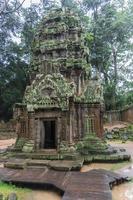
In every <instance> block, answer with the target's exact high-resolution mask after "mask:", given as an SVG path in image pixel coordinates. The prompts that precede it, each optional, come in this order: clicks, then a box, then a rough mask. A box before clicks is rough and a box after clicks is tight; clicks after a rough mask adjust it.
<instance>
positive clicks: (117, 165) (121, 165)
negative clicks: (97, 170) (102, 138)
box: [110, 161, 132, 171]
mask: <svg viewBox="0 0 133 200" xmlns="http://www.w3.org/2000/svg"><path fill="white" fill-rule="evenodd" d="M131 163H132V162H131V161H130V162H129V161H127V162H120V163H115V164H113V165H112V166H111V168H110V170H111V171H116V170H119V169H122V168H124V167H126V166H128V165H130V164H131Z"/></svg>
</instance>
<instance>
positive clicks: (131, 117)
mask: <svg viewBox="0 0 133 200" xmlns="http://www.w3.org/2000/svg"><path fill="white" fill-rule="evenodd" d="M104 119H105V121H106V122H109V123H112V122H116V121H125V122H130V123H133V106H130V107H128V108H124V109H122V110H111V111H106V112H105V113H104Z"/></svg>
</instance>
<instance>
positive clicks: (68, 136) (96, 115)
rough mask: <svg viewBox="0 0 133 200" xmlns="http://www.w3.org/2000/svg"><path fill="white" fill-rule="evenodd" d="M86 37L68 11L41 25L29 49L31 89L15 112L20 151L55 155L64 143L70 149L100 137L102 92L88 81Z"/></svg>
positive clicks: (47, 18)
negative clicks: (44, 151)
mask: <svg viewBox="0 0 133 200" xmlns="http://www.w3.org/2000/svg"><path fill="white" fill-rule="evenodd" d="M84 38H85V32H84V31H83V29H82V26H81V22H80V20H79V17H78V15H76V14H74V13H72V11H70V10H62V9H58V10H53V11H50V12H49V14H48V15H47V16H45V17H44V18H43V20H42V21H41V23H40V24H39V26H38V29H37V30H36V34H35V38H34V41H33V48H32V56H31V64H30V75H31V84H30V85H28V86H27V87H26V91H25V95H24V98H23V103H21V104H16V105H15V109H14V116H15V118H16V119H17V128H16V130H17V134H18V140H21V142H20V143H19V147H20V146H21V148H23V150H27V149H28V151H30V150H31V151H36V150H41V149H56V150H57V151H58V150H59V149H60V148H61V145H62V143H65V144H67V145H68V146H72V145H74V144H76V143H77V142H79V141H80V140H82V138H84V136H85V135H86V134H92V133H94V134H96V135H97V136H98V137H102V133H103V121H102V116H103V94H102V87H101V83H100V80H99V79H98V78H92V76H91V65H90V63H89V50H88V48H87V46H86V45H85V39H84ZM25 140H26V141H27V146H28V145H29V148H27V147H26V146H25V142H24V141H25ZM28 141H29V143H28ZM16 146H17V144H16ZM26 148H27V149H26ZM30 148H31V149H30Z"/></svg>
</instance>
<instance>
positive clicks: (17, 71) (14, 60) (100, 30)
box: [0, 0, 133, 121]
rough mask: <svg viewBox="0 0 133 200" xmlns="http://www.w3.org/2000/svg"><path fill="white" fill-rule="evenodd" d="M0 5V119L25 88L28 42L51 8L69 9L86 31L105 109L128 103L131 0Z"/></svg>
mask: <svg viewBox="0 0 133 200" xmlns="http://www.w3.org/2000/svg"><path fill="white" fill-rule="evenodd" d="M26 1H27V0H23V1H22V0H21V1H19V0H1V1H0V120H5V121H8V120H9V119H10V118H11V117H12V110H13V105H14V104H15V103H16V102H21V101H22V98H23V95H24V91H25V87H26V85H27V84H29V76H30V71H29V68H30V55H31V49H32V40H33V38H34V33H35V30H36V29H37V28H36V27H37V25H38V23H39V22H40V20H41V19H42V17H45V15H47V13H48V11H49V10H50V9H51V8H60V7H64V8H70V9H72V10H73V11H74V12H76V13H78V14H79V17H80V20H81V23H82V25H83V27H84V29H85V31H86V34H85V42H86V44H87V46H88V47H89V50H90V57H89V59H90V63H91V65H92V71H93V74H94V75H97V74H98V75H99V76H100V77H101V80H102V84H103V88H104V99H105V108H106V110H112V109H113V110H114V109H121V108H123V107H125V106H129V105H131V104H132V103H133V0H82V1H81V0H43V1H40V2H39V3H31V4H30V6H28V7H25V6H24V5H25V3H26Z"/></svg>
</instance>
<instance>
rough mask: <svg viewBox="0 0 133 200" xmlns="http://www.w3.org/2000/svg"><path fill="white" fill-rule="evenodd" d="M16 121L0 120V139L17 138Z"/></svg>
mask: <svg viewBox="0 0 133 200" xmlns="http://www.w3.org/2000/svg"><path fill="white" fill-rule="evenodd" d="M15 137H16V134H15V122H14V121H12V120H11V121H9V122H7V123H5V122H4V121H1V122H0V140H4V139H11V138H15Z"/></svg>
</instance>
